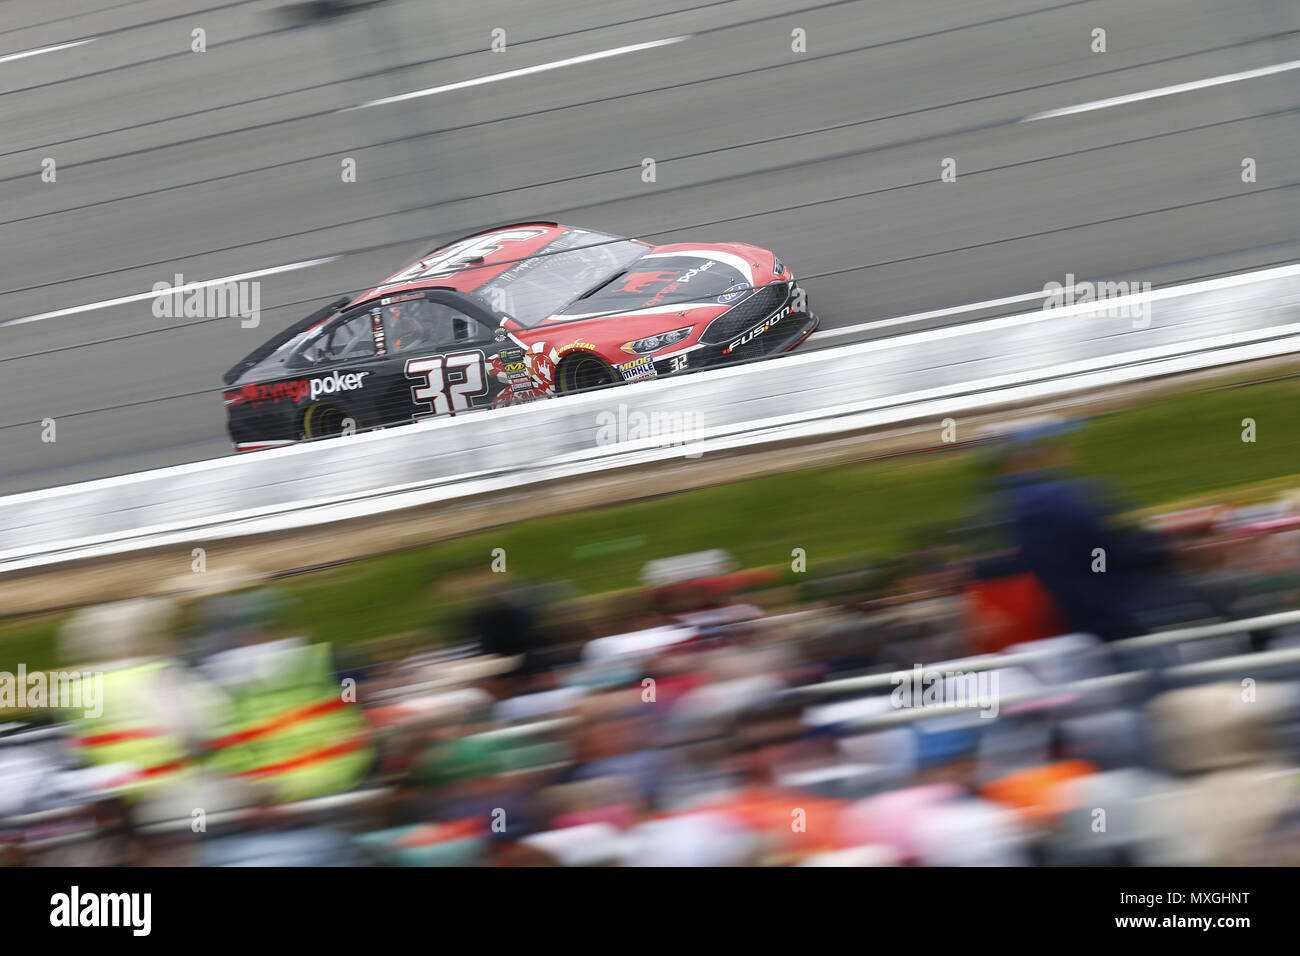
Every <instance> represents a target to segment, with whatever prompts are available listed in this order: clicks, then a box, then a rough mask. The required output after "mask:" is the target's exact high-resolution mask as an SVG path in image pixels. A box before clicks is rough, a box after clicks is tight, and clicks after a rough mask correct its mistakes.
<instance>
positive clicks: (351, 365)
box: [225, 222, 817, 451]
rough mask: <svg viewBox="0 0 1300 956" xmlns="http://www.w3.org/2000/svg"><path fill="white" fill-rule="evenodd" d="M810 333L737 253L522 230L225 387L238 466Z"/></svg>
mask: <svg viewBox="0 0 1300 956" xmlns="http://www.w3.org/2000/svg"><path fill="white" fill-rule="evenodd" d="M816 328H817V317H816V316H815V315H813V313H811V312H809V311H808V310H807V306H806V304H805V295H804V292H803V290H802V289H800V288H799V287H798V285H797V284H796V282H795V279H794V275H793V273H791V272H790V270H789V269H788V268H787V267H786V266H785V265H784V264H783V263H782V262H781V261H780V260H779V259H778V258H777V257H776V256H775V255H773V254H772V253H771V252H768V251H767V250H765V249H760V248H758V247H756V246H751V245H746V244H744V243H732V242H728V243H676V244H673V245H665V246H655V245H651V244H650V243H646V242H642V241H640V240H637V239H624V238H621V237H618V236H611V235H608V234H606V233H601V232H595V231H592V230H589V229H577V228H574V227H572V226H562V225H559V224H558V223H553V222H525V223H518V224H515V225H510V226H501V227H497V228H494V229H490V230H486V231H484V232H479V233H475V234H474V235H471V236H466V237H465V238H463V239H459V240H457V241H456V242H453V243H450V244H448V245H445V246H441V247H439V248H437V249H435V250H433V251H432V252H430V253H429V254H428V255H427V256H424V257H423V258H421V259H420V260H419V261H418V262H415V263H413V264H412V265H410V266H408V267H407V268H405V269H403V270H402V271H401V272H398V273H397V274H395V275H393V276H391V277H390V278H388V279H386V280H385V281H383V282H382V283H380V284H379V285H377V286H375V288H373V289H370V290H368V291H366V292H364V293H362V294H361V295H359V296H357V297H356V298H354V299H340V300H339V301H337V302H333V303H331V304H330V305H328V306H326V307H325V308H323V309H321V310H320V311H319V312H316V313H315V314H313V315H310V316H308V317H307V318H305V319H303V320H302V321H300V322H298V323H296V324H294V325H293V326H291V327H290V328H288V329H286V330H285V331H283V332H281V333H280V334H279V335H277V336H275V337H274V338H272V339H271V340H270V341H268V342H266V343H264V344H263V345H262V346H261V347H260V348H258V349H257V350H255V351H254V352H253V353H252V354H250V355H248V356H247V357H245V358H244V359H243V360H241V361H240V362H239V363H238V364H237V365H236V366H235V367H234V368H232V369H231V370H230V371H229V372H227V373H226V375H225V383H226V385H227V386H228V388H227V389H226V391H225V403H226V410H227V416H228V423H229V431H230V437H231V440H232V441H233V442H234V443H235V448H236V449H238V450H240V451H247V450H252V449H257V448H267V447H272V446H276V445H286V444H290V443H293V442H295V441H301V440H305V439H315V438H324V437H328V436H332V435H337V434H343V433H349V432H352V431H362V430H368V429H376V428H385V427H389V426H392V425H398V424H403V423H409V422H412V421H418V420H420V419H424V418H428V417H430V416H433V415H440V414H443V415H454V414H456V413H457V412H463V411H467V410H470V409H475V408H483V407H490V406H495V405H508V404H514V403H517V402H526V401H533V400H535V399H539V398H550V397H552V396H555V395H560V394H566V393H570V392H578V391H583V390H586V389H591V388H599V387H604V386H609V385H616V384H621V383H625V382H637V381H644V380H646V379H650V378H655V377H657V376H661V375H674V374H679V373H682V372H690V371H694V370H697V369H701V368H709V367H715V366H718V365H725V364H730V363H734V362H744V361H752V360H755V359H761V358H767V357H769V356H772V355H776V354H779V353H781V352H788V351H789V350H790V349H793V348H794V347H795V346H797V345H798V344H799V343H800V342H802V341H803V340H804V339H805V338H807V337H808V335H809V334H811V333H812V332H813V330H814V329H816Z"/></svg>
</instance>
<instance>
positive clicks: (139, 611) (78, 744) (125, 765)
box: [60, 598, 214, 819]
mask: <svg viewBox="0 0 1300 956" xmlns="http://www.w3.org/2000/svg"><path fill="white" fill-rule="evenodd" d="M175 613H176V607H175V604H174V603H173V602H171V601H167V600H163V599H157V598H138V599H133V600H129V601H120V602H116V603H112V604H104V605H99V606H96V607H90V608H84V609H82V610H80V611H77V612H76V613H74V614H73V615H72V617H71V618H70V619H69V620H68V621H67V622H66V623H65V625H64V627H63V630H62V633H61V635H60V640H61V649H62V656H63V658H64V660H68V661H79V662H86V663H82V664H79V665H78V666H77V668H76V670H75V671H74V672H73V673H75V674H76V675H77V676H76V678H75V681H77V682H81V683H84V684H86V685H87V686H86V687H84V688H79V689H80V690H81V691H82V693H81V695H80V697H79V698H78V699H80V700H82V701H83V702H85V701H88V700H94V706H93V708H92V707H83V708H81V709H80V710H72V711H69V712H67V714H66V715H65V716H66V717H67V718H68V720H67V723H66V724H65V725H64V726H65V730H66V731H67V735H68V736H67V742H68V745H69V746H70V748H71V749H72V750H73V752H74V753H75V755H76V757H77V759H79V761H80V762H81V763H83V764H85V765H87V766H92V767H101V768H104V769H105V770H112V771H115V772H113V773H109V774H107V775H106V776H107V777H108V781H107V783H106V786H107V787H108V788H109V789H112V790H114V791H116V792H119V793H121V794H123V795H124V796H126V797H127V799H128V800H129V801H131V802H132V803H133V804H135V805H136V808H137V811H138V812H139V814H140V816H141V818H142V819H159V818H165V817H174V816H180V815H188V814H189V813H190V811H191V808H192V807H194V806H197V805H200V804H199V801H198V798H197V796H196V795H195V793H194V786H195V783H196V763H195V760H194V756H195V743H196V741H197V740H198V739H199V738H200V737H201V736H202V733H201V727H202V725H203V724H204V723H205V722H206V721H208V720H209V719H210V717H209V714H210V711H211V707H212V705H213V703H214V700H213V698H212V696H211V694H210V693H209V692H208V691H207V690H206V688H205V687H204V686H203V685H202V682H201V681H199V680H198V679H197V678H196V675H195V674H194V673H193V672H192V671H190V670H189V669H188V668H186V667H185V666H184V665H182V664H180V663H178V662H176V661H174V660H171V659H169V658H168V657H166V656H164V655H165V652H166V651H167V650H168V648H169V645H170V641H171V628H172V625H173V622H174V620H175ZM91 682H93V684H95V685H97V686H95V687H94V688H93V689H92V688H91V686H90V683H91ZM95 692H97V693H95ZM87 693H90V694H91V695H92V696H90V697H87ZM142 804H144V805H146V806H142Z"/></svg>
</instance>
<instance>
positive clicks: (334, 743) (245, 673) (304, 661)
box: [202, 638, 375, 803]
mask: <svg viewBox="0 0 1300 956" xmlns="http://www.w3.org/2000/svg"><path fill="white" fill-rule="evenodd" d="M202 666H203V670H204V672H205V674H206V675H207V676H208V677H209V678H210V679H211V680H212V681H213V682H214V683H215V684H216V685H217V686H218V687H220V688H221V690H222V691H223V692H224V694H225V696H226V701H225V704H224V707H223V710H222V714H221V718H220V719H219V720H218V722H217V724H216V726H215V727H214V733H212V734H211V735H210V736H209V737H208V739H207V741H206V749H207V751H208V754H209V756H208V758H207V761H206V766H207V767H208V768H210V769H212V770H213V771H215V772H218V773H222V774H227V775H229V776H231V777H234V778H236V779H239V780H241V781H243V782H246V783H249V784H252V785H254V786H255V787H257V788H258V789H260V790H262V791H263V793H264V795H265V796H266V798H267V799H269V800H271V801H273V802H277V803H281V802H287V801H294V800H305V799H309V798H312V797H320V796H326V795H329V794H335V793H342V792H344V791H346V790H351V789H352V788H353V787H355V786H357V784H359V783H360V782H361V781H362V780H363V779H364V778H365V776H366V774H367V773H368V772H369V771H370V768H371V766H372V765H373V763H374V759H375V753H374V748H373V747H372V746H371V740H370V733H369V727H368V724H367V722H366V719H365V717H364V715H363V714H362V712H361V707H360V705H359V704H358V703H357V702H356V692H355V688H354V687H351V686H348V685H344V684H343V683H342V682H340V681H339V680H337V679H336V677H335V674H334V669H333V663H332V660H331V655H330V646H329V645H328V644H309V643H307V642H305V641H303V640H300V639H296V638H291V639H286V640H277V641H269V642H263V643H254V644H245V645H243V646H239V647H235V648H231V649H228V650H224V651H221V652H219V653H217V654H214V655H212V656H211V657H209V658H208V659H206V660H205V661H204V663H203V665H202Z"/></svg>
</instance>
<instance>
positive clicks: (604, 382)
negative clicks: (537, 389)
mask: <svg viewBox="0 0 1300 956" xmlns="http://www.w3.org/2000/svg"><path fill="white" fill-rule="evenodd" d="M621 383H622V379H621V378H620V376H619V374H618V372H616V371H614V368H613V366H611V365H610V364H609V363H608V362H606V361H605V360H604V359H602V358H600V357H599V356H597V355H592V354H591V353H589V352H579V353H577V354H575V355H570V356H568V357H566V358H565V359H564V360H563V361H562V362H560V364H559V366H558V367H557V368H556V369H555V391H556V393H557V394H560V395H569V394H572V393H573V392H588V391H591V390H593V389H597V388H608V387H609V386H611V385H619V384H621Z"/></svg>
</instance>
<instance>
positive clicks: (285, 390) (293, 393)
mask: <svg viewBox="0 0 1300 956" xmlns="http://www.w3.org/2000/svg"><path fill="white" fill-rule="evenodd" d="M309 394H311V383H310V382H308V381H305V380H299V381H296V382H274V383H272V384H270V385H245V386H243V387H242V388H240V389H238V390H237V391H233V392H226V395H225V398H226V405H227V406H230V405H251V406H252V407H253V408H257V406H259V405H261V404H262V403H263V402H273V403H276V404H278V403H279V401H280V399H284V400H285V401H289V402H299V401H302V400H303V399H304V398H306V397H307V396H308V395H309Z"/></svg>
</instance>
